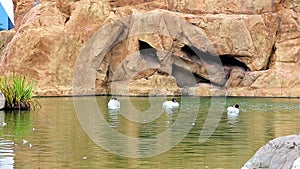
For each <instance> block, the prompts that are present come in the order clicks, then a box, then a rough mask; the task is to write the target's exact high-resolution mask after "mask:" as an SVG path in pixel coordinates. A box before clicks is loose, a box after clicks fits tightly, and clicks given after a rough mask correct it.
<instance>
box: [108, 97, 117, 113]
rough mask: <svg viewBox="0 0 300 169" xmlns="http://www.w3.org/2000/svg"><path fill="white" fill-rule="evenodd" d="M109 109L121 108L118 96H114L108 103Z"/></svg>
mask: <svg viewBox="0 0 300 169" xmlns="http://www.w3.org/2000/svg"><path fill="white" fill-rule="evenodd" d="M107 106H108V109H111V110H115V109H120V102H119V100H118V99H117V98H115V97H112V98H111V99H110V100H109V102H108V103H107Z"/></svg>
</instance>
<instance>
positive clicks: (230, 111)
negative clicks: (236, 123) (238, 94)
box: [227, 104, 240, 116]
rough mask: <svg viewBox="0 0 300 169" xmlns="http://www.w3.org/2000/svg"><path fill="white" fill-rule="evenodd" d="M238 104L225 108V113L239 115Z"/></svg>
mask: <svg viewBox="0 0 300 169" xmlns="http://www.w3.org/2000/svg"><path fill="white" fill-rule="evenodd" d="M239 107H240V106H239V105H238V104H235V105H233V106H229V107H228V108H227V115H231V116H238V115H239V112H240V109H239Z"/></svg>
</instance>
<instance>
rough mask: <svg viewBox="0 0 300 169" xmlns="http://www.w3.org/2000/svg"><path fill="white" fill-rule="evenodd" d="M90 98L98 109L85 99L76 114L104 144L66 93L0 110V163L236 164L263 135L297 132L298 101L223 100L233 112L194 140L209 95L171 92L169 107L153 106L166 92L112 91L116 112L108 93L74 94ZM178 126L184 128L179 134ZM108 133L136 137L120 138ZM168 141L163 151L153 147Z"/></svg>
mask: <svg viewBox="0 0 300 169" xmlns="http://www.w3.org/2000/svg"><path fill="white" fill-rule="evenodd" d="M90 99H95V100H96V102H97V105H96V106H97V109H98V110H99V112H93V111H94V110H95V109H93V108H90V107H88V106H89V105H88V104H86V105H87V107H85V105H83V107H82V109H83V110H85V111H86V116H82V117H80V118H86V119H88V120H90V121H89V122H90V126H89V127H90V128H94V129H95V130H94V131H93V132H95V135H97V136H101V138H98V137H96V139H99V140H101V141H102V144H103V145H104V144H105V145H104V147H102V146H101V145H99V142H97V140H96V142H94V141H95V140H93V139H95V138H91V137H90V135H89V134H88V133H86V132H85V131H86V128H85V127H83V126H81V124H82V123H81V121H80V120H79V119H78V116H77V113H76V111H77V109H75V108H74V102H73V98H72V97H54V98H37V100H38V102H39V103H40V104H41V105H42V108H41V109H39V110H36V111H31V112H18V111H16V112H0V168H22V169H23V168H25V169H26V168H28V169H29V168H30V169H32V168H104V169H105V168H138V169H140V168H145V169H150V168H214V169H217V168H218V169H220V168H224V169H238V168H240V167H241V166H242V165H243V164H244V163H245V162H246V161H247V160H248V159H249V158H251V157H252V156H253V154H254V153H255V152H256V151H257V150H258V149H259V148H260V147H261V146H263V145H264V144H265V143H266V142H267V141H269V140H270V139H273V138H276V137H279V136H285V135H291V134H298V133H300V126H299V120H300V107H299V105H300V100H299V99H283V98H226V102H225V103H224V104H225V107H227V106H229V105H232V104H234V103H238V104H239V105H240V107H241V109H240V114H239V116H238V117H237V118H231V117H228V116H227V114H226V111H225V109H224V110H222V112H221V114H220V119H214V120H215V121H218V124H217V125H216V129H215V130H214V132H213V133H212V135H211V136H210V137H209V138H208V139H207V140H206V141H205V142H199V136H200V133H201V130H203V126H204V124H205V123H206V122H207V121H206V120H207V118H208V117H209V116H208V113H209V111H212V110H213V109H211V108H212V107H216V105H215V104H216V103H218V101H217V102H213V104H211V99H210V98H199V97H182V98H180V97H179V98H177V100H178V101H179V102H180V103H181V108H180V109H176V110H173V111H164V110H163V109H162V107H161V104H162V102H163V101H164V100H166V99H170V98H163V97H155V98H148V97H130V98H128V97H118V99H119V100H120V102H121V109H120V110H119V111H111V110H107V102H108V100H109V97H104V96H99V97H80V98H79V101H80V100H84V102H83V103H90ZM222 101H224V99H222V98H221V99H220V104H222V103H221V102H222ZM183 104H184V105H183ZM93 106H94V105H93ZM225 107H224V108H225ZM84 115H85V114H84ZM94 115H95V118H94V119H89V117H93V116H94ZM98 115H100V116H99V117H102V116H103V118H104V120H105V122H104V123H103V121H99V120H97V118H96V117H98ZM101 115H102V116H101ZM194 115H196V116H195V118H194ZM182 119H183V120H182ZM191 120H194V121H191ZM215 121H213V122H215ZM100 122H101V124H100ZM104 125H105V126H107V127H108V128H104V127H101V126H104ZM181 129H182V132H181V131H180V130H181ZM184 129H189V130H188V131H187V132H186V135H183V134H184V133H185V131H184ZM102 130H103V131H102ZM166 131H170V132H169V133H168V134H165V133H166ZM178 131H180V132H178ZM115 133H119V134H120V135H122V136H126V137H128V138H133V139H135V138H136V139H137V141H136V142H135V141H128V142H126V144H124V140H123V141H120V140H116V139H118V137H115V136H114V134H115ZM162 135H163V136H164V137H160V136H162ZM158 139H163V140H162V141H159V140H158ZM176 139H179V141H178V144H175V143H176ZM144 140H146V141H145V142H144ZM24 141H25V142H24ZM105 141H107V143H105ZM156 141H157V142H156ZM23 143H24V144H23ZM97 143H98V144H97ZM173 144H174V146H173ZM124 145H126V146H124ZM168 146H169V147H170V149H169V150H167V151H163V152H162V153H158V152H160V150H163V148H164V147H168ZM118 153H119V154H118ZM126 153H127V154H126ZM155 153H158V154H157V155H154V156H151V154H155ZM128 156H130V157H128ZM134 156H136V157H139V158H132V157H134ZM143 156H144V157H143ZM142 157H143V158H142Z"/></svg>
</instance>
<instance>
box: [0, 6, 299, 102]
mask: <svg viewBox="0 0 300 169" xmlns="http://www.w3.org/2000/svg"><path fill="white" fill-rule="evenodd" d="M39 2H40V3H39V4H38V5H37V6H35V7H33V6H32V5H33V1H29V0H20V1H16V0H14V5H15V7H14V10H15V23H16V27H15V29H13V30H10V31H1V32H0V65H1V73H0V74H1V75H7V74H11V73H12V72H16V73H19V74H22V75H26V76H30V77H32V78H34V79H36V81H37V84H38V86H37V89H36V90H35V94H36V95H49V96H56V95H58V96H61V95H72V94H109V93H110V92H111V91H112V89H113V87H112V84H117V83H120V84H123V83H125V84H129V82H130V86H131V87H130V90H129V91H130V92H129V93H127V94H129V95H149V94H151V92H152V95H172V94H174V95H177V94H187V95H198V96H204V95H205V96H207V95H228V96H272V97H274V96H280V97H300V89H299V88H300V75H299V72H300V71H299V68H300V59H299V53H300V47H299V46H300V45H299V44H300V26H299V25H300V19H299V18H300V9H299V6H300V2H298V1H296V0H287V1H279V0H278V1H272V2H271V1H269V0H263V1H259V2H258V1H249V2H248V1H247V2H245V1H240V0H230V1H219V0H211V1H204V0H195V1H192V0H185V1H177V0H176V1H175V0H168V1H165V0H147V1H140V0H138V1H123V0H120V1H106V0H104V1H96V0H78V1H77V0H76V1H75V0H66V1H61V0H39ZM170 79H172V80H170ZM153 81H159V83H157V84H155V85H153V84H154V82H153ZM116 86H122V85H116ZM116 88H117V89H120V90H121V87H116ZM224 90H225V91H224ZM115 93H121V94H124V92H121V91H120V92H118V91H116V90H115Z"/></svg>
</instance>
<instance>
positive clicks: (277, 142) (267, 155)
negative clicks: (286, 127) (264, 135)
mask: <svg viewBox="0 0 300 169" xmlns="http://www.w3.org/2000/svg"><path fill="white" fill-rule="evenodd" d="M299 160H300V135H291V136H284V137H279V138H276V139H274V140H271V141H269V142H268V143H267V144H266V145H264V146H263V147H261V148H260V149H259V150H258V151H257V152H256V153H255V155H254V156H253V157H252V158H251V159H250V160H249V161H248V162H247V163H246V164H245V165H244V167H243V169H260V168H269V169H273V168H274V169H275V168H276V169H294V168H299V167H300V165H299V164H300V163H299Z"/></svg>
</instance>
